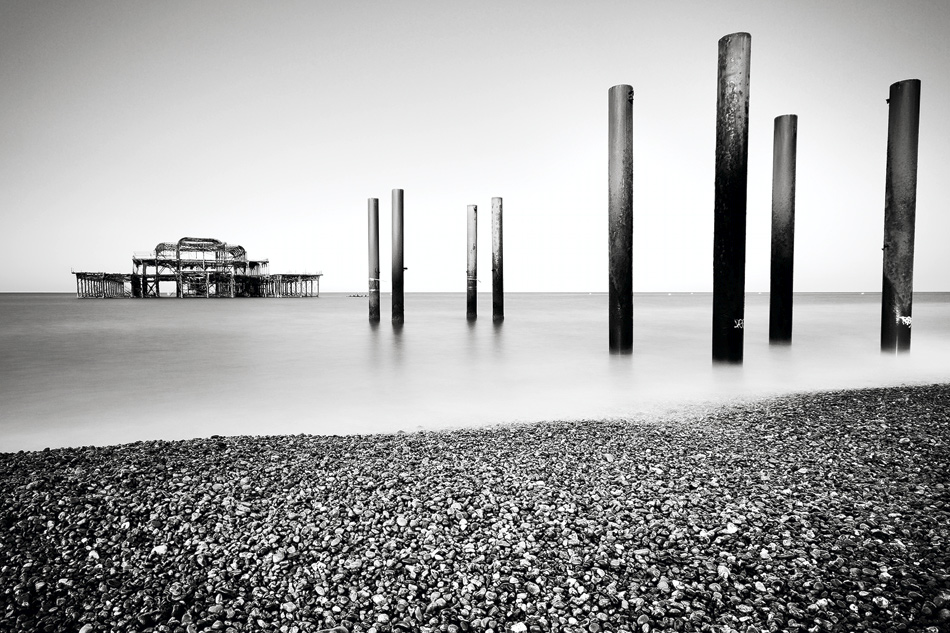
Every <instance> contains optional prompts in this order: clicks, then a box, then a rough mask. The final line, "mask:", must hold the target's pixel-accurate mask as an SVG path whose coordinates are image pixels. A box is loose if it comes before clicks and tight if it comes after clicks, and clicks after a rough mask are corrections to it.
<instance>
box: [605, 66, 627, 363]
mask: <svg viewBox="0 0 950 633" xmlns="http://www.w3.org/2000/svg"><path fill="white" fill-rule="evenodd" d="M607 97H608V119H609V121H608V128H609V129H608V141H607V143H608V161H607V180H608V227H607V238H608V240H607V242H608V244H607V246H608V260H609V262H608V263H609V270H608V282H609V286H608V305H609V307H608V329H609V344H610V352H611V353H614V354H629V353H631V352H632V351H633V88H632V87H630V86H628V85H625V84H621V85H618V86H614V87H612V88H611V89H610V90H609V91H608V95H607Z"/></svg>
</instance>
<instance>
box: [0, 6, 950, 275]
mask: <svg viewBox="0 0 950 633" xmlns="http://www.w3.org/2000/svg"><path fill="white" fill-rule="evenodd" d="M740 31H745V32H749V33H751V35H752V53H751V86H750V127H749V191H748V194H749V195H748V212H747V213H748V215H747V222H748V232H747V262H746V266H747V272H746V290H747V291H749V292H764V291H768V289H769V256H770V255H769V249H770V238H769V232H770V224H771V219H770V218H771V216H770V214H771V177H772V134H773V120H774V118H775V117H776V116H779V115H783V114H789V113H791V114H797V115H798V166H797V199H796V236H795V240H796V244H795V248H796V251H795V290H796V291H799V292H823V291H855V292H857V291H861V292H879V291H880V289H881V274H882V273H881V271H882V254H881V246H882V242H883V222H884V186H885V183H884V172H885V152H886V145H887V116H888V111H887V104H886V102H885V100H886V98H887V96H888V90H889V86H890V84H892V83H894V82H897V81H901V80H904V79H920V80H921V111H920V146H919V171H918V189H917V230H916V256H915V273H914V287H915V290H918V291H950V248H948V247H947V241H948V238H950V122H948V121H950V117H948V116H947V112H948V111H950V3H948V2H946V1H945V0H932V1H923V0H902V1H900V2H896V1H895V2H891V1H880V0H855V1H851V0H836V1H825V0H815V1H801V0H791V1H786V2H770V1H761V0H757V1H754V2H744V1H735V0H723V1H717V2H705V1H701V2H680V1H670V2H652V1H651V2H645V1H638V0H626V1H622V2H614V1H603V2H564V1H555V0H545V1H536V2H530V1H517V0H506V1H495V0H477V1H473V2H461V1H460V2H445V1H403V2H364V1H360V0H340V1H337V0H326V1H319V0H314V1H307V2H296V1H288V0H277V1H275V2H247V1H243V0H227V1H200V2H196V1H194V0H188V1H178V0H170V1H163V2H127V1H102V0H83V1H76V0H68V1H46V0H39V1H38V0H0V86H3V88H2V91H0V218H2V224H0V226H2V235H3V238H4V239H3V247H2V251H0V291H4V292H24V291H73V290H75V282H74V278H73V276H72V275H71V274H70V272H71V271H72V270H75V271H105V272H131V256H132V253H133V252H137V251H149V250H151V249H153V248H154V247H155V245H156V244H157V243H159V242H166V241H177V240H178V239H179V238H181V237H184V236H191V237H213V238H217V239H220V240H224V241H226V242H228V243H230V244H241V245H243V246H244V247H245V248H246V249H247V251H248V254H249V256H250V257H251V258H253V259H265V258H266V259H269V260H270V270H271V272H274V273H276V272H322V273H323V275H324V276H323V280H322V284H321V289H322V290H323V291H331V292H332V291H337V292H365V290H366V285H367V236H366V231H367V226H366V225H367V219H366V205H367V198H371V197H375V198H379V200H380V202H379V209H380V225H381V226H380V229H381V235H380V244H381V253H380V255H381V262H382V269H383V270H382V271H381V276H382V282H381V283H382V289H383V290H384V291H388V290H389V288H390V280H391V275H390V271H389V261H390V259H389V258H390V242H389V240H390V229H391V223H390V212H391V203H390V196H391V191H392V189H394V188H401V189H404V191H405V265H406V266H407V267H408V270H407V271H406V282H405V283H406V291H407V292H417V291H456V292H464V290H465V283H466V281H465V279H466V271H465V266H466V253H465V248H466V245H465V240H466V207H467V205H470V204H476V205H478V206H479V211H480V220H481V222H480V223H479V246H480V248H479V276H480V279H481V280H482V286H481V289H482V290H484V291H490V286H491V282H490V278H491V273H490V269H491V227H490V210H491V199H492V197H494V196H500V197H502V198H503V199H504V221H505V223H504V247H505V250H504V257H505V287H506V290H508V291H523V292H526V291H589V292H600V291H606V289H607V129H608V127H607V92H608V90H609V88H610V87H611V86H613V85H617V84H630V85H631V86H633V89H634V94H635V96H634V104H633V136H634V138H633V143H634V238H633V239H634V271H633V275H634V291H635V292H705V291H710V290H711V289H712V246H713V186H714V177H715V174H714V167H715V125H716V85H717V77H716V74H717V55H718V40H719V39H720V38H721V37H723V36H724V35H727V34H730V33H734V32H740Z"/></svg>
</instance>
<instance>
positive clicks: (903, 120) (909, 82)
mask: <svg viewBox="0 0 950 633" xmlns="http://www.w3.org/2000/svg"><path fill="white" fill-rule="evenodd" d="M887 102H888V104H889V107H888V119H887V172H886V182H885V191H884V284H883V291H882V293H881V350H882V351H888V352H906V351H908V350H910V327H911V307H912V305H911V304H912V302H913V297H914V222H915V219H916V214H917V137H918V132H919V130H920V80H919V79H906V80H904V81H899V82H897V83H895V84H891V91H890V98H889V99H888V100H887Z"/></svg>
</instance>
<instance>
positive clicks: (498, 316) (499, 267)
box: [491, 198, 505, 321]
mask: <svg viewBox="0 0 950 633" xmlns="http://www.w3.org/2000/svg"><path fill="white" fill-rule="evenodd" d="M491 318H492V321H504V320H505V273H504V262H503V261H502V241H501V198H492V199H491Z"/></svg>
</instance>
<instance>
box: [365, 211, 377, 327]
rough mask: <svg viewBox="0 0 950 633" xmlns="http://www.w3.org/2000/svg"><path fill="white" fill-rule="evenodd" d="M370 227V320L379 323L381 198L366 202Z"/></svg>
mask: <svg viewBox="0 0 950 633" xmlns="http://www.w3.org/2000/svg"><path fill="white" fill-rule="evenodd" d="M366 215H367V226H368V227H369V320H370V321H372V322H373V323H378V322H379V198H369V199H368V200H367V201H366Z"/></svg>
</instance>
